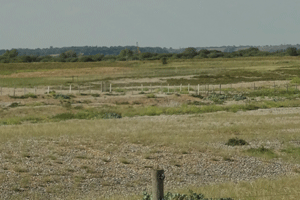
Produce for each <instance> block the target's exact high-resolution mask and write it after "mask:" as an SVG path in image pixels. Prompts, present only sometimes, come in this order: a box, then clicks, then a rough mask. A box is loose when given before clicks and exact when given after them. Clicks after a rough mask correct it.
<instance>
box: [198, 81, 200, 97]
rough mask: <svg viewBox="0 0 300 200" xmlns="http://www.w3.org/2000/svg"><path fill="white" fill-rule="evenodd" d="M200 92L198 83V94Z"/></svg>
mask: <svg viewBox="0 0 300 200" xmlns="http://www.w3.org/2000/svg"><path fill="white" fill-rule="evenodd" d="M199 94H200V85H199V84H198V95H199Z"/></svg>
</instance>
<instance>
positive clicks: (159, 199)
mask: <svg viewBox="0 0 300 200" xmlns="http://www.w3.org/2000/svg"><path fill="white" fill-rule="evenodd" d="M164 179H165V174H164V170H158V169H153V170H152V193H153V200H163V198H164Z"/></svg>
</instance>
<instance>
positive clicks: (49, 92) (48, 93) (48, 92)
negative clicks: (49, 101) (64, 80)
mask: <svg viewBox="0 0 300 200" xmlns="http://www.w3.org/2000/svg"><path fill="white" fill-rule="evenodd" d="M47 93H48V94H49V93H50V87H49V86H48V91H47Z"/></svg>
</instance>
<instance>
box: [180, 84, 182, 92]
mask: <svg viewBox="0 0 300 200" xmlns="http://www.w3.org/2000/svg"><path fill="white" fill-rule="evenodd" d="M181 87H182V84H180V92H181Z"/></svg>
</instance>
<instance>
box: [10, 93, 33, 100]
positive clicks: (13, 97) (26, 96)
mask: <svg viewBox="0 0 300 200" xmlns="http://www.w3.org/2000/svg"><path fill="white" fill-rule="evenodd" d="M9 97H10V98H12V99H28V98H37V95H35V94H32V93H28V94H25V95H22V96H9Z"/></svg>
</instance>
